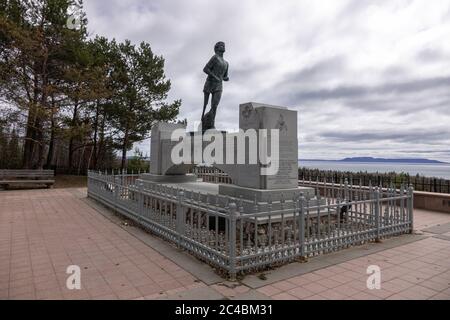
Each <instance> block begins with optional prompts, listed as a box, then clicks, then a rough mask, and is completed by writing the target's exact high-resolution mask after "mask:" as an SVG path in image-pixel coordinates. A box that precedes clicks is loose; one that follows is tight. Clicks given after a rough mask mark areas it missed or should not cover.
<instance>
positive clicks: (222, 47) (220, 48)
mask: <svg viewBox="0 0 450 320" xmlns="http://www.w3.org/2000/svg"><path fill="white" fill-rule="evenodd" d="M214 52H215V53H218V52H221V53H224V52H225V43H224V42H222V41H219V42H217V43H216V45H215V46H214Z"/></svg>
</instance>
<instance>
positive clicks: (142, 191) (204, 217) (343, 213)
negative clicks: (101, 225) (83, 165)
mask: <svg viewBox="0 0 450 320" xmlns="http://www.w3.org/2000/svg"><path fill="white" fill-rule="evenodd" d="M330 190H331V189H330ZM330 192H331V191H330ZM334 192H335V193H334V194H330V193H328V194H324V195H321V193H318V194H317V197H314V198H313V197H311V196H308V195H304V194H300V195H299V196H296V197H294V198H292V199H282V200H280V201H278V202H276V201H274V202H271V201H270V202H267V203H259V202H253V201H246V200H243V199H237V198H231V197H225V196H221V195H217V194H205V193H199V192H195V191H191V190H183V189H181V188H178V187H176V186H174V185H161V184H156V183H151V182H146V181H142V180H137V175H123V174H122V175H107V174H103V173H97V172H89V173H88V196H89V197H91V198H93V199H95V200H97V201H100V202H102V203H103V204H104V205H106V206H107V207H109V208H111V209H113V210H115V211H116V212H118V213H120V214H122V215H124V216H126V217H128V218H130V219H132V220H134V221H135V222H137V223H139V224H140V225H142V226H143V227H145V228H147V229H149V230H150V231H152V232H153V233H155V234H157V235H159V236H160V237H162V238H164V239H166V240H169V241H171V242H173V243H175V244H176V245H177V246H178V247H180V248H184V249H185V250H187V251H189V252H190V253H191V254H193V255H195V256H197V257H199V258H201V259H202V260H204V261H207V262H208V263H210V264H212V265H214V266H215V267H218V268H219V269H221V270H223V271H225V272H227V273H228V275H229V276H230V277H231V278H235V277H236V275H237V274H239V273H248V272H254V271H257V270H261V269H263V268H267V267H273V266H277V265H281V264H283V263H287V262H290V261H294V260H297V259H304V258H307V257H310V256H315V255H319V254H324V253H328V252H334V251H337V250H341V249H344V248H347V247H349V246H353V245H359V244H363V243H367V242H369V241H376V240H379V239H382V238H387V237H390V236H394V235H399V234H403V233H408V232H411V231H412V228H413V217H412V208H413V189H412V188H408V189H406V188H402V189H400V190H397V189H390V190H381V189H379V188H375V187H374V188H371V189H363V188H360V189H359V188H357V187H354V186H352V187H350V186H347V187H346V186H336V189H335V191H334Z"/></svg>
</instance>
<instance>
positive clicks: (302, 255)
mask: <svg viewBox="0 0 450 320" xmlns="http://www.w3.org/2000/svg"><path fill="white" fill-rule="evenodd" d="M305 200H306V199H305V196H304V195H303V193H302V194H301V196H300V199H299V201H300V204H299V206H298V207H299V208H300V212H299V215H298V218H299V224H298V232H299V234H298V239H299V241H300V260H301V261H305V260H306V248H305V246H306V243H305Z"/></svg>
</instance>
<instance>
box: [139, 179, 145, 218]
mask: <svg viewBox="0 0 450 320" xmlns="http://www.w3.org/2000/svg"><path fill="white" fill-rule="evenodd" d="M138 188H139V196H138V199H139V213H138V215H139V219H142V218H143V217H144V183H143V182H142V181H139V185H138Z"/></svg>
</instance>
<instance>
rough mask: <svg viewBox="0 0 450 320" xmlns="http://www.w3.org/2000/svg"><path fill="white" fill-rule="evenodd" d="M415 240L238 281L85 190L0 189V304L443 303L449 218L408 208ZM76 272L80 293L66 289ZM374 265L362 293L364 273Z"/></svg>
mask: <svg viewBox="0 0 450 320" xmlns="http://www.w3.org/2000/svg"><path fill="white" fill-rule="evenodd" d="M414 218H415V228H416V230H417V232H416V234H415V235H407V236H403V237H397V238H394V239H390V240H385V241H383V242H382V243H380V244H368V245H365V246H362V247H355V248H350V249H347V250H344V251H340V252H338V253H334V254H331V255H324V256H321V257H317V258H312V259H310V260H309V261H308V262H307V263H302V264H301V263H293V264H290V265H287V266H284V267H281V268H279V269H277V270H272V271H268V272H266V273H263V274H258V275H251V276H247V277H245V278H244V279H240V281H238V282H228V281H224V280H223V279H222V278H220V277H219V276H218V275H217V274H215V272H214V270H213V269H212V268H210V267H209V266H207V265H205V264H203V263H201V262H199V261H198V260H196V259H194V258H192V257H190V256H189V255H188V254H186V253H184V252H182V251H180V250H178V249H177V248H175V247H173V246H172V245H170V244H168V243H167V242H164V241H162V240H160V239H158V238H157V237H154V236H152V235H150V234H147V233H145V232H143V231H142V230H140V229H139V228H136V227H134V226H132V225H131V224H129V223H128V222H126V221H125V220H123V219H121V218H119V217H117V216H114V215H112V214H111V213H110V212H109V211H108V210H106V209H104V208H103V207H101V206H100V205H98V204H97V203H95V202H94V201H92V200H90V199H87V198H86V189H85V188H81V189H54V190H28V191H5V192H0V299H282V300H286V299H315V300H323V299H352V300H359V299H443V300H447V299H450V215H449V214H445V213H437V212H428V211H423V210H416V211H415V217H414ZM70 265H77V266H79V267H80V269H81V290H69V289H67V286H66V281H67V278H68V277H69V274H67V273H66V271H67V267H68V266H70ZM370 265H377V266H379V267H380V268H381V290H369V289H368V288H367V285H366V281H367V278H368V275H367V274H366V271H367V267H368V266H370Z"/></svg>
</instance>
